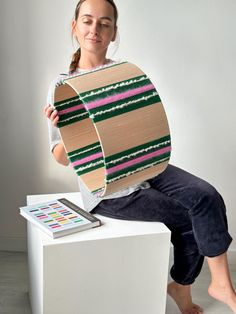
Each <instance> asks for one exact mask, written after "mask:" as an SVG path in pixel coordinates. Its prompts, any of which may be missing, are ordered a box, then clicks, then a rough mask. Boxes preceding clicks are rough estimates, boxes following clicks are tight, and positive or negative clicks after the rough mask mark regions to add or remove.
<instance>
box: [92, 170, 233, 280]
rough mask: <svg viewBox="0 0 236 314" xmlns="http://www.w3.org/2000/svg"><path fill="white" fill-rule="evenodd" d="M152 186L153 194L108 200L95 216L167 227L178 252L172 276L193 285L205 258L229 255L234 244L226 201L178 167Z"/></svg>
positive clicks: (104, 201) (157, 178) (157, 179)
mask: <svg viewBox="0 0 236 314" xmlns="http://www.w3.org/2000/svg"><path fill="white" fill-rule="evenodd" d="M149 183H150V185H151V188H149V189H143V190H138V191H135V192H133V193H132V194H130V195H128V196H125V197H120V198H114V199H108V200H103V201H102V202H100V204H98V205H97V206H96V207H95V208H94V210H93V211H92V212H93V213H97V214H100V215H104V216H108V217H112V218H117V219H126V220H141V221H159V222H163V223H164V224H165V225H166V226H167V227H168V228H169V229H170V230H171V241H172V243H173V247H174V264H173V266H172V268H171V271H170V274H171V277H172V278H173V279H174V280H175V281H176V282H178V283H180V284H183V285H187V284H192V283H193V282H194V280H195V279H196V277H197V276H198V275H199V273H200V271H201V268H202V264H203V260H204V256H208V257H214V256H217V255H220V254H222V253H224V252H226V251H227V249H228V247H229V245H230V243H231V241H232V238H231V236H230V235H229V233H228V225H227V218H226V208H225V204H224V201H223V199H222V197H221V196H220V194H219V193H218V192H217V191H216V189H215V188H214V187H213V186H212V185H210V184H209V183H207V182H206V181H204V180H202V179H200V178H198V177H196V176H194V175H192V174H190V173H188V172H186V171H184V170H182V169H179V168H177V167H175V166H172V165H169V166H168V167H167V168H166V170H165V171H164V172H163V173H161V174H160V175H158V176H157V177H155V178H153V179H151V180H149ZM157 249H158V248H157Z"/></svg>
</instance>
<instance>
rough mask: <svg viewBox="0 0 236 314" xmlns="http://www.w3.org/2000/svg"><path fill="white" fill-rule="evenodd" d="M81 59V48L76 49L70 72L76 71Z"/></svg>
mask: <svg viewBox="0 0 236 314" xmlns="http://www.w3.org/2000/svg"><path fill="white" fill-rule="evenodd" d="M79 59H80V48H79V49H78V50H76V52H75V53H74V54H73V56H72V61H71V64H70V67H69V74H73V73H74V72H75V71H76V69H77V66H78V63H79Z"/></svg>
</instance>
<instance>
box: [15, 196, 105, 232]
mask: <svg viewBox="0 0 236 314" xmlns="http://www.w3.org/2000/svg"><path fill="white" fill-rule="evenodd" d="M20 214H21V215H22V216H23V217H24V218H26V219H27V220H29V221H31V222H32V223H34V224H35V225H37V226H38V227H39V228H41V230H42V231H44V232H46V233H47V234H48V235H50V236H51V237H52V238H58V237H62V236H65V235H67V234H71V233H75V232H78V231H82V230H86V229H90V228H93V227H98V226H100V225H101V221H100V220H99V219H97V218H96V217H95V216H94V215H92V214H90V213H89V212H86V211H85V210H83V209H82V208H80V207H79V206H77V205H75V204H74V203H72V202H70V201H68V200H67V199H65V198H61V199H58V200H54V201H49V202H45V203H40V204H36V205H30V206H24V207H20Z"/></svg>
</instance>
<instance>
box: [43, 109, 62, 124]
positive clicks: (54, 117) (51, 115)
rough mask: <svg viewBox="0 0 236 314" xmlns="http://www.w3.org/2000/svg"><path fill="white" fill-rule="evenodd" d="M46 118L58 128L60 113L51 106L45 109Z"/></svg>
mask: <svg viewBox="0 0 236 314" xmlns="http://www.w3.org/2000/svg"><path fill="white" fill-rule="evenodd" d="M43 112H44V114H45V116H46V117H47V118H48V119H50V120H51V121H52V124H53V125H54V126H57V123H58V120H59V115H58V111H57V110H56V109H55V108H54V107H53V106H52V105H50V104H48V105H46V106H45V107H44V109H43Z"/></svg>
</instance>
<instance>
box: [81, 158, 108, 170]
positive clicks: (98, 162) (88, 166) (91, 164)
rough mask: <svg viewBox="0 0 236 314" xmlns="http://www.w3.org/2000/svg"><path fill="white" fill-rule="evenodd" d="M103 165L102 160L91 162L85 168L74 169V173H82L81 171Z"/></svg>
mask: <svg viewBox="0 0 236 314" xmlns="http://www.w3.org/2000/svg"><path fill="white" fill-rule="evenodd" d="M102 163H103V160H99V161H97V162H91V163H90V164H88V165H86V166H83V167H79V168H78V169H75V171H76V172H79V171H83V170H86V169H89V168H91V167H93V166H97V165H100V164H102Z"/></svg>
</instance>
